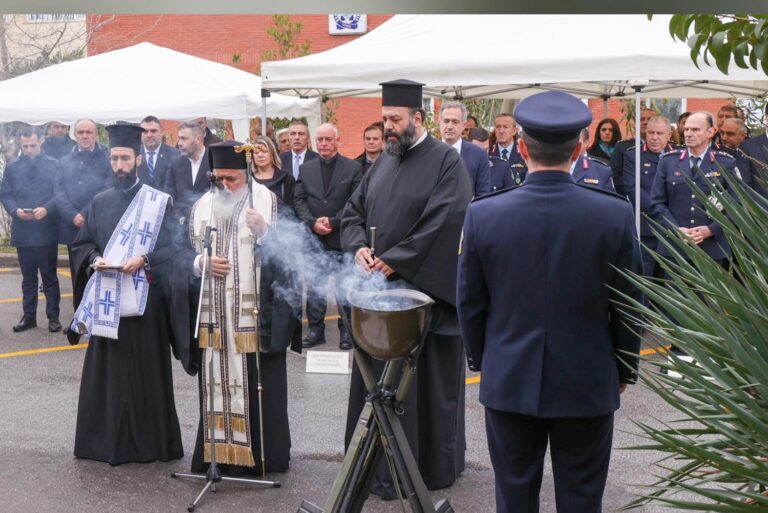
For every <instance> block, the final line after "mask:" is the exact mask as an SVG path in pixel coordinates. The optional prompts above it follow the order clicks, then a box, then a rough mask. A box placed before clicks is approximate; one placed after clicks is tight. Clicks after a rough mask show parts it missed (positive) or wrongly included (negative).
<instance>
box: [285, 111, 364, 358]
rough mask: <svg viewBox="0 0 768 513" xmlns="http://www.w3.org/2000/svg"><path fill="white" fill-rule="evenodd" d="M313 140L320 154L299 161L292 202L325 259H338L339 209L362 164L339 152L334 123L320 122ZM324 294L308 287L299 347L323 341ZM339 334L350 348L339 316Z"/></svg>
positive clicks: (356, 181) (357, 180) (352, 188)
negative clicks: (305, 329)
mask: <svg viewBox="0 0 768 513" xmlns="http://www.w3.org/2000/svg"><path fill="white" fill-rule="evenodd" d="M316 141H317V151H318V152H319V158H316V159H313V160H310V161H308V162H305V163H304V164H302V165H301V169H300V172H299V180H298V182H296V186H295V188H294V192H293V198H294V199H293V204H294V208H295V210H296V213H297V214H298V216H299V219H301V221H302V222H303V223H304V224H305V225H307V227H308V228H309V229H310V230H312V232H313V233H314V234H315V235H316V236H317V237H318V238H319V240H320V242H322V244H323V249H324V250H325V251H326V256H327V257H328V261H329V262H330V263H333V264H335V263H337V262H341V212H342V210H344V205H346V203H347V200H348V199H349V197H350V196H351V195H352V193H353V192H354V191H355V189H356V188H357V186H358V185H359V184H360V180H361V179H362V167H361V166H360V164H359V163H358V162H355V161H354V160H351V159H348V158H347V157H344V156H342V155H339V149H338V148H339V132H338V129H337V128H336V127H335V126H334V125H332V124H330V123H325V124H322V125H320V126H319V127H318V129H317V134H316ZM327 271H329V272H330V271H331V270H330V269H328V270H327ZM326 297H327V290H325V287H317V286H314V287H313V286H309V287H308V291H307V319H308V320H309V333H308V334H307V337H306V338H305V339H304V340H303V341H302V347H305V348H308V347H314V346H316V345H319V344H322V343H324V342H325V312H326ZM339 334H340V335H339V347H340V348H341V349H352V340H351V339H350V338H349V333H347V330H346V329H345V328H344V324H343V322H342V320H341V319H339Z"/></svg>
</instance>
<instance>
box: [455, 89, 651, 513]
mask: <svg viewBox="0 0 768 513" xmlns="http://www.w3.org/2000/svg"><path fill="white" fill-rule="evenodd" d="M515 117H516V119H517V121H518V122H519V123H520V125H521V126H522V127H523V134H522V137H521V139H520V140H519V141H518V143H519V144H520V153H521V155H522V156H523V158H524V159H525V161H526V164H527V165H528V176H527V177H526V179H525V183H524V184H523V185H522V186H521V187H517V188H515V189H511V190H507V191H501V192H498V193H493V194H489V195H487V196H485V197H484V198H479V199H478V200H476V201H474V202H473V203H472V204H470V206H469V209H468V210H467V214H466V218H465V221H464V232H463V237H462V243H461V245H460V248H459V252H460V256H459V269H458V283H457V305H458V309H459V323H460V326H461V333H462V336H463V339H464V345H465V348H466V350H467V357H468V362H469V366H470V368H471V369H474V370H481V369H482V373H483V380H482V382H481V383H480V402H481V403H483V405H484V406H485V411H486V429H487V435H488V447H489V450H490V455H491V462H492V463H493V468H494V473H495V478H496V510H497V512H499V513H512V512H514V513H536V512H538V511H539V490H540V487H541V480H542V474H543V470H544V468H543V466H544V455H545V453H546V450H547V444H548V443H549V445H550V450H551V454H552V467H553V473H554V479H555V496H556V503H557V511H558V512H559V513H598V512H600V511H601V501H602V496H603V490H604V488H605V482H606V479H607V475H608V463H609V460H610V454H611V440H612V435H613V414H614V411H615V410H616V409H618V408H619V395H620V394H621V393H622V392H623V391H624V390H625V388H626V386H627V384H628V383H632V382H634V381H635V371H636V369H637V356H636V355H637V353H638V351H639V349H640V339H639V337H638V336H637V335H636V334H635V333H634V331H633V330H632V328H631V327H630V326H629V325H627V324H625V323H627V322H629V320H630V319H629V317H628V316H627V315H626V314H625V313H624V312H623V311H621V309H620V308H619V307H618V305H617V303H616V302H614V300H618V299H619V298H620V293H625V294H628V295H630V296H631V297H638V294H637V291H635V290H634V289H633V287H632V286H631V284H630V283H629V282H628V281H627V280H626V279H625V278H623V277H622V275H621V274H620V273H619V271H617V270H616V269H615V268H614V266H615V267H616V268H618V269H629V270H632V271H635V272H639V270H640V250H639V248H638V244H637V240H636V235H635V229H634V215H633V212H632V208H631V206H630V205H629V203H628V202H627V201H626V200H624V199H622V198H621V197H619V196H617V195H615V194H613V193H610V192H606V191H603V190H601V189H595V188H592V187H583V186H579V185H577V184H576V183H575V182H574V181H573V179H572V178H571V176H570V175H569V173H568V170H569V168H570V165H571V163H572V162H573V161H574V160H576V159H577V158H578V156H579V155H580V154H581V145H580V143H579V130H581V129H582V128H585V127H587V126H589V124H590V122H591V120H592V114H591V113H590V111H589V108H588V107H587V106H586V105H584V104H583V103H582V102H581V101H579V100H578V99H577V98H575V97H573V96H571V95H568V94H565V93H561V92H557V91H549V92H545V93H540V94H537V95H534V96H531V97H529V98H526V99H525V100H523V101H522V102H521V103H520V104H519V106H518V107H517V110H516V111H515ZM501 225H503V226H504V230H499V228H498V227H499V226H501ZM510 255H512V256H513V258H514V261H515V262H517V264H516V265H514V266H510V265H509V261H510ZM633 355H634V356H633ZM622 361H624V362H627V363H628V364H629V365H625V364H624V363H623V362H622Z"/></svg>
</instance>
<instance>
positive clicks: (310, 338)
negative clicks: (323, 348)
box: [301, 331, 325, 349]
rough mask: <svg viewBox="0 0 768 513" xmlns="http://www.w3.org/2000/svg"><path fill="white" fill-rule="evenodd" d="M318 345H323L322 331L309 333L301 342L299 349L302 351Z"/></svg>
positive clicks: (323, 335)
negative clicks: (301, 348)
mask: <svg viewBox="0 0 768 513" xmlns="http://www.w3.org/2000/svg"><path fill="white" fill-rule="evenodd" d="M320 344H325V334H324V333H323V332H322V331H310V332H309V333H308V334H307V336H306V338H305V339H304V340H302V341H301V347H303V348H304V349H307V348H309V347H315V346H319V345H320Z"/></svg>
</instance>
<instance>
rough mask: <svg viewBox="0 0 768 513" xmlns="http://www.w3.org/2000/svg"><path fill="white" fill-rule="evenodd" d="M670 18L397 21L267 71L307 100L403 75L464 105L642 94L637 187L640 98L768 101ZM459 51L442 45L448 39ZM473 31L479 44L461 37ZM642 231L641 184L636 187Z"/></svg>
mask: <svg viewBox="0 0 768 513" xmlns="http://www.w3.org/2000/svg"><path fill="white" fill-rule="evenodd" d="M669 21H670V16H664V15H659V16H654V17H653V19H652V20H648V17H647V16H642V15H473V16H463V15H398V16H394V17H392V18H391V19H389V20H388V21H386V22H385V23H383V24H382V25H381V26H379V27H377V28H376V29H375V30H373V31H371V32H370V33H368V34H366V35H365V36H362V37H360V38H358V39H355V40H353V41H351V42H349V43H347V44H345V45H343V46H339V47H336V48H333V49H331V50H327V51H325V52H322V53H317V54H313V55H309V56H306V57H300V58H298V59H291V60H287V61H280V62H266V63H263V64H262V67H261V69H262V73H263V76H264V87H266V88H268V89H270V90H272V91H285V92H290V93H292V94H297V95H300V96H302V97H312V96H324V97H329V98H330V97H334V96H378V95H380V94H381V93H380V91H381V88H380V86H379V85H378V84H379V83H380V82H384V81H387V80H393V79H397V78H407V79H409V80H416V81H419V82H422V83H424V84H426V85H425V88H424V93H425V94H426V95H429V96H440V97H448V98H457V99H469V98H478V97H482V98H525V97H526V96H530V95H531V94H534V93H536V92H540V91H542V90H547V89H557V90H561V91H566V92H569V93H572V94H574V95H577V96H579V97H581V98H590V97H592V98H602V99H603V100H607V99H609V98H611V97H622V96H626V95H631V94H634V96H635V99H636V101H635V109H636V112H635V123H636V124H635V134H636V138H637V141H638V144H636V145H635V166H636V167H635V179H636V183H639V182H640V144H639V141H640V135H639V132H640V103H641V102H640V99H641V98H653V97H660V98H673V97H686V98H695V97H699V98H717V97H733V96H737V97H739V96H740V97H745V96H765V95H766V94H768V77H766V76H765V74H764V73H762V71H757V70H753V69H747V70H745V69H740V68H737V67H736V66H735V65H732V66H731V70H730V72H729V74H728V75H724V74H723V73H721V72H720V71H719V70H718V69H717V68H716V67H710V66H707V65H705V64H702V67H701V69H699V68H697V67H696V65H695V64H694V63H693V62H692V61H691V57H690V50H689V48H688V47H687V46H686V45H685V44H684V43H682V42H680V41H675V40H673V39H672V37H671V35H670V33H669ZM446 34H447V35H449V37H452V39H451V41H452V42H455V41H458V43H456V44H451V45H444V44H443V40H444V39H445V35H446ZM456 34H476V35H477V38H476V40H474V41H473V40H470V39H462V40H457V39H455V37H453V36H455V35H456ZM635 191H636V196H635V208H636V216H635V217H636V222H637V230H638V233H639V232H640V187H636V188H635Z"/></svg>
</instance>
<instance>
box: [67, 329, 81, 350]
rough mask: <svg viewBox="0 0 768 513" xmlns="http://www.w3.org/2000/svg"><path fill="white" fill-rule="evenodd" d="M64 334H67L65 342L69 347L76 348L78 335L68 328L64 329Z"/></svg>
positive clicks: (78, 341) (78, 339) (78, 340)
mask: <svg viewBox="0 0 768 513" xmlns="http://www.w3.org/2000/svg"><path fill="white" fill-rule="evenodd" d="M65 333H66V334H67V342H69V345H71V346H76V345H77V344H79V343H80V333H78V332H76V331H73V330H71V329H69V328H67V329H66V331H65Z"/></svg>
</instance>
